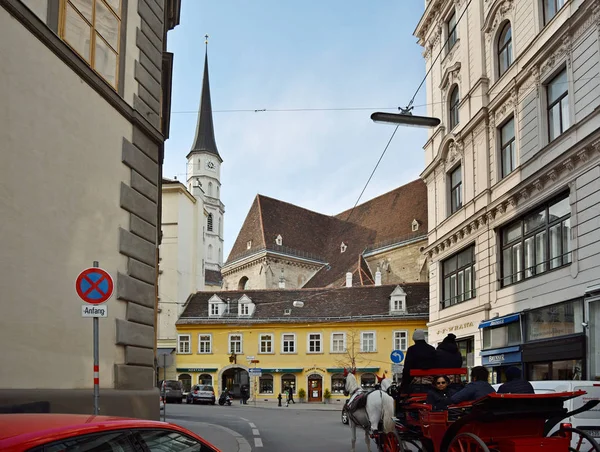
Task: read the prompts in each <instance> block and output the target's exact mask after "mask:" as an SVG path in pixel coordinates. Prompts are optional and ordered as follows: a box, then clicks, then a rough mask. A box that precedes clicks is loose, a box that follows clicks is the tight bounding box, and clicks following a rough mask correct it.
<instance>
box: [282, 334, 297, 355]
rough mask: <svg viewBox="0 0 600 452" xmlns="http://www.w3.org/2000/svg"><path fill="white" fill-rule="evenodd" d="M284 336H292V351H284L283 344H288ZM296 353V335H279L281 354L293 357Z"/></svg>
mask: <svg viewBox="0 0 600 452" xmlns="http://www.w3.org/2000/svg"><path fill="white" fill-rule="evenodd" d="M286 336H292V342H291V343H292V344H293V348H294V350H293V351H287V352H286V351H285V345H286V344H285V343H286V342H289V341H286V339H285V337H286ZM297 353H298V346H297V344H296V333H281V354H285V355H294V354H297Z"/></svg>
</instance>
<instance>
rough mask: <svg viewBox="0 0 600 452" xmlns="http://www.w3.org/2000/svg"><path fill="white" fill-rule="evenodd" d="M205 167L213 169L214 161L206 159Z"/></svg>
mask: <svg viewBox="0 0 600 452" xmlns="http://www.w3.org/2000/svg"><path fill="white" fill-rule="evenodd" d="M206 168H208V169H209V170H212V171H214V170H215V162H213V161H212V160H207V161H206Z"/></svg>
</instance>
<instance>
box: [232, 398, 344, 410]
mask: <svg viewBox="0 0 600 452" xmlns="http://www.w3.org/2000/svg"><path fill="white" fill-rule="evenodd" d="M235 402H236V400H234V404H235ZM237 404H238V405H240V401H239V400H237ZM241 406H245V407H256V408H270V409H278V410H313V411H342V407H343V406H344V402H329V403H323V402H320V403H318V402H310V403H307V402H304V403H300V402H296V403H295V404H294V403H290V406H288V407H286V406H285V403H284V402H281V406H277V401H276V400H275V401H269V402H265V401H260V400H258V401H256V404H255V403H254V401H252V400H248V403H247V404H246V405H241Z"/></svg>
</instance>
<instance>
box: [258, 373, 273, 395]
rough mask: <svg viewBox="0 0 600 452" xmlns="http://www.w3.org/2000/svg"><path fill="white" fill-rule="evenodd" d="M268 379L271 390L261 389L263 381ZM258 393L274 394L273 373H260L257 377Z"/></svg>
mask: <svg viewBox="0 0 600 452" xmlns="http://www.w3.org/2000/svg"><path fill="white" fill-rule="evenodd" d="M269 380H270V382H271V391H268V390H267V391H263V383H264V382H268V381H269ZM258 393H259V394H274V393H275V377H273V374H271V373H266V374H262V375H261V376H260V377H259V378H258Z"/></svg>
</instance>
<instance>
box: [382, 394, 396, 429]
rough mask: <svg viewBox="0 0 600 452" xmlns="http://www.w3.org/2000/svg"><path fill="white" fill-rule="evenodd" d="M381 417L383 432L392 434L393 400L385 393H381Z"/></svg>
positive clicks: (393, 426)
mask: <svg viewBox="0 0 600 452" xmlns="http://www.w3.org/2000/svg"><path fill="white" fill-rule="evenodd" d="M381 417H382V418H383V431H384V432H385V433H393V432H395V431H396V423H395V422H394V399H393V398H392V397H391V396H389V395H388V394H386V393H383V395H382V400H381Z"/></svg>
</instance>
